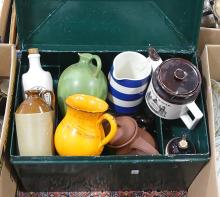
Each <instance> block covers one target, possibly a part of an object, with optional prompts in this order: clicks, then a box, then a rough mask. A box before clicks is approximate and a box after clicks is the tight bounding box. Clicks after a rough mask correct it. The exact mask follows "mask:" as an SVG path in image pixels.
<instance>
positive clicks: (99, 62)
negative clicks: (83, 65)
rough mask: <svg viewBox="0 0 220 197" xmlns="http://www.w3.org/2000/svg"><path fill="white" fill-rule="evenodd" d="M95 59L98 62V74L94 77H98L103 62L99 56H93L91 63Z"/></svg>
mask: <svg viewBox="0 0 220 197" xmlns="http://www.w3.org/2000/svg"><path fill="white" fill-rule="evenodd" d="M93 59H94V60H95V61H96V65H97V66H96V72H95V74H94V76H95V77H97V76H98V74H99V72H100V71H101V69H102V61H101V59H100V57H99V56H98V55H92V58H91V60H90V62H92V60H93Z"/></svg>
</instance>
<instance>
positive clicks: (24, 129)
mask: <svg viewBox="0 0 220 197" xmlns="http://www.w3.org/2000/svg"><path fill="white" fill-rule="evenodd" d="M25 94H26V95H27V98H26V99H25V100H24V101H23V102H22V103H21V104H20V106H19V107H18V108H17V110H16V113H15V123H16V134H17V139H18V149H19V154H20V155H21V156H49V155H53V153H54V145H53V131H54V118H55V115H54V114H55V113H54V110H53V107H52V106H54V94H53V92H52V91H40V90H28V91H25ZM46 94H49V95H51V99H50V100H51V101H52V103H51V105H52V106H49V105H48V104H47V103H46V100H45V98H44V97H45V95H46Z"/></svg>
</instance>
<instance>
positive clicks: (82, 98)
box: [54, 94, 117, 156]
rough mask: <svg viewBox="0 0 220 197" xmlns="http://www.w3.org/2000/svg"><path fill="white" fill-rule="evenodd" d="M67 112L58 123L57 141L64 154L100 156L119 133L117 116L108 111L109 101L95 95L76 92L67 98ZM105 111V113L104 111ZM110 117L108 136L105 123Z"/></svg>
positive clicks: (60, 151)
mask: <svg viewBox="0 0 220 197" xmlns="http://www.w3.org/2000/svg"><path fill="white" fill-rule="evenodd" d="M66 104H67V113H66V115H65V117H64V118H63V120H62V121H61V122H60V124H59V125H58V127H57V129H56V132H55V136H54V143H55V147H56V150H57V152H58V154H59V155H61V156H96V155H100V154H101V152H102V150H103V148H104V145H105V144H107V143H108V142H109V141H110V140H111V139H112V138H113V137H114V136H115V134H116V130H117V124H116V121H115V119H114V117H113V116H111V115H110V114H108V113H104V112H105V111H106V110H107V109H108V104H107V103H106V102H105V101H103V100H101V99H99V98H97V97H94V96H89V95H83V94H75V95H73V96H69V97H68V98H67V99H66ZM103 113H104V114H103ZM104 120H107V121H108V122H109V124H110V126H111V130H110V132H109V133H108V135H107V136H106V137H105V132H104V129H103V126H102V122H103V121H104Z"/></svg>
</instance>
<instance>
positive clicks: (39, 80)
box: [22, 48, 53, 92]
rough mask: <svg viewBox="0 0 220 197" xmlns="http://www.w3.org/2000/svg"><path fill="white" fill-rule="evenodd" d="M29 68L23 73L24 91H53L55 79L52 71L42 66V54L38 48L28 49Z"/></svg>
mask: <svg viewBox="0 0 220 197" xmlns="http://www.w3.org/2000/svg"><path fill="white" fill-rule="evenodd" d="M28 53H29V55H28V59H29V70H28V72H26V73H24V74H23V75H22V86H23V91H24V92H25V91H27V90H30V89H40V90H49V91H53V79H52V76H51V74H50V72H48V71H45V70H43V69H42V67H41V62H40V54H39V51H38V49H37V48H30V49H28Z"/></svg>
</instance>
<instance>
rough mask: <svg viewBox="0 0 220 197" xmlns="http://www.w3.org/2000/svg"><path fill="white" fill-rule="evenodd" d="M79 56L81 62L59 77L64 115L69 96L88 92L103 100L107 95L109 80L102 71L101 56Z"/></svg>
mask: <svg viewBox="0 0 220 197" xmlns="http://www.w3.org/2000/svg"><path fill="white" fill-rule="evenodd" d="M79 57H80V59H79V62H77V63H76V64H72V65H70V66H69V67H67V68H66V69H65V70H64V71H63V73H62V74H61V76H60V78H59V82H58V87H57V94H58V103H59V107H60V110H61V113H62V115H65V113H66V105H65V100H66V99H67V97H68V96H71V95H73V94H86V95H92V96H95V97H98V98H100V99H103V100H105V99H106V97H107V92H108V87H107V80H106V77H105V75H104V73H103V72H102V69H101V68H102V62H101V59H100V58H99V56H97V55H92V54H90V53H79ZM93 61H95V62H96V65H94V64H93Z"/></svg>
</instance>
